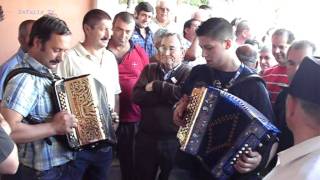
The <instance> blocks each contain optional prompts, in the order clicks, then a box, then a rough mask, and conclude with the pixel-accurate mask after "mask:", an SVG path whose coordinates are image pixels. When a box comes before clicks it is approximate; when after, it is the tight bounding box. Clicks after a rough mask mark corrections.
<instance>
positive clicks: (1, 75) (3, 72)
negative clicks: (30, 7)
mask: <svg viewBox="0 0 320 180" xmlns="http://www.w3.org/2000/svg"><path fill="white" fill-rule="evenodd" d="M33 23H34V20H30V19H29V20H25V21H23V22H22V23H21V24H20V25H19V34H18V41H19V43H20V48H19V50H18V52H17V53H16V54H14V55H13V56H12V57H11V58H10V59H9V60H7V61H6V62H5V63H4V64H3V65H1V69H0V101H1V100H2V94H3V83H4V80H5V79H6V77H7V75H8V73H9V72H10V71H11V70H12V69H13V68H14V67H15V66H16V65H17V64H20V63H21V61H22V60H23V56H24V54H25V53H27V51H28V49H29V46H28V42H29V36H30V32H31V28H32V24H33Z"/></svg>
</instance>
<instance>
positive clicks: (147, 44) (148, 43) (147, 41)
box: [131, 25, 157, 58]
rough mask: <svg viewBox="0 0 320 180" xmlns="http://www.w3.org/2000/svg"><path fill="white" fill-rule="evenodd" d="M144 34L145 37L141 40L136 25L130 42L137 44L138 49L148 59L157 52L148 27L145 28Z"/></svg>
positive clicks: (141, 37)
mask: <svg viewBox="0 0 320 180" xmlns="http://www.w3.org/2000/svg"><path fill="white" fill-rule="evenodd" d="M146 32H147V36H146V38H143V36H142V35H141V33H140V29H139V27H138V26H137V25H136V27H135V28H134V32H133V35H132V37H131V41H132V42H133V44H135V45H136V44H138V45H139V46H140V47H142V48H143V49H144V50H145V51H146V53H147V54H148V56H149V58H150V57H152V56H154V55H155V54H156V52H157V50H156V47H155V46H154V43H153V37H152V36H153V33H152V32H151V30H150V28H149V27H147V28H146Z"/></svg>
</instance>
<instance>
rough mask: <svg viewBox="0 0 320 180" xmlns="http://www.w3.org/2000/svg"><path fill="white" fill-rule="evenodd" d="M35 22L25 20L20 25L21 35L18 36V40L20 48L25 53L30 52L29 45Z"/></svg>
mask: <svg viewBox="0 0 320 180" xmlns="http://www.w3.org/2000/svg"><path fill="white" fill-rule="evenodd" d="M34 21H35V20H31V19H28V20H25V21H23V22H22V23H21V24H20V25H19V34H18V40H19V43H20V47H21V48H22V50H23V51H24V52H27V51H28V47H29V46H28V43H29V36H30V32H31V29H32V25H33V23H34Z"/></svg>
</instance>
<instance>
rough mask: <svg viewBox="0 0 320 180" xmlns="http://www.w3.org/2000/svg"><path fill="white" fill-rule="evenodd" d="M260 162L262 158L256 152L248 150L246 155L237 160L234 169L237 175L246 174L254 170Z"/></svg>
mask: <svg viewBox="0 0 320 180" xmlns="http://www.w3.org/2000/svg"><path fill="white" fill-rule="evenodd" d="M261 160H262V156H261V155H260V154H259V153H258V152H256V151H252V150H249V151H248V152H247V153H243V154H242V156H241V157H240V158H239V159H238V160H237V162H236V164H235V165H234V168H235V169H236V170H237V171H238V172H239V173H248V172H251V171H253V170H255V169H256V168H257V167H258V166H259V164H260V162H261Z"/></svg>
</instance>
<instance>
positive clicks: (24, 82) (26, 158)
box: [2, 54, 73, 171]
mask: <svg viewBox="0 0 320 180" xmlns="http://www.w3.org/2000/svg"><path fill="white" fill-rule="evenodd" d="M16 67H17V68H19V67H32V68H33V69H35V70H36V71H39V72H42V73H48V74H49V73H51V71H50V70H49V69H48V68H47V67H45V66H43V65H42V64H40V63H39V62H38V61H36V60H35V59H34V58H32V57H30V56H29V55H28V54H26V55H25V56H24V59H23V61H22V63H21V64H19V65H18V66H16ZM51 84H52V82H51V81H50V80H49V79H47V78H42V77H38V76H34V75H30V74H27V73H20V74H18V75H16V76H14V77H13V78H12V79H11V80H10V81H9V82H8V84H7V86H6V89H5V92H4V95H3V101H2V107H4V108H8V109H11V110H14V111H16V112H18V113H19V114H21V115H22V116H23V117H26V116H28V115H31V116H32V117H33V118H35V119H36V120H37V121H38V122H39V123H41V122H46V121H48V120H49V119H51V118H52V117H53V115H54V107H53V102H52V91H53V89H52V86H51ZM22 122H24V123H28V122H27V121H26V120H25V119H24V120H23V121H22ZM50 140H51V141H52V145H48V144H47V142H46V141H44V140H43V139H40V140H36V141H33V142H29V143H23V144H18V152H19V161H20V163H22V164H23V165H25V166H27V167H30V168H33V169H36V170H38V171H44V170H49V169H51V168H52V167H54V166H59V165H62V164H65V163H67V162H68V161H70V160H71V159H73V153H72V152H71V151H69V150H67V149H66V148H65V147H63V146H62V145H61V144H60V143H59V142H57V141H56V139H55V138H53V137H50Z"/></svg>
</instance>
